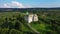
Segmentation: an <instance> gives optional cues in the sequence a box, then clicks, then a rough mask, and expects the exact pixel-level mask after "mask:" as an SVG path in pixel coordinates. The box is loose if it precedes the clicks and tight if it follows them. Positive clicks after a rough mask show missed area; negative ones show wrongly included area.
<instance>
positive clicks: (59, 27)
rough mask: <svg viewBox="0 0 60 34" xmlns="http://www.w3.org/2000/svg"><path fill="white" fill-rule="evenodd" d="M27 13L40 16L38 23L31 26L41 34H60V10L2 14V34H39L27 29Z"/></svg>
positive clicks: (0, 13)
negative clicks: (25, 17)
mask: <svg viewBox="0 0 60 34" xmlns="http://www.w3.org/2000/svg"><path fill="white" fill-rule="evenodd" d="M26 12H29V13H35V14H37V15H38V19H39V20H38V21H37V22H31V23H30V25H31V27H33V28H34V29H36V30H37V31H39V32H40V33H39V34H60V10H44V9H43V10H41V9H40V10H24V11H23V12H19V11H15V12H14V11H6V12H0V34H37V33H35V32H34V31H32V30H31V29H30V28H28V27H27V25H26V24H27V22H26V21H25V19H24V16H25V15H26Z"/></svg>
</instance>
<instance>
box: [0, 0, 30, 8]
mask: <svg viewBox="0 0 60 34" xmlns="http://www.w3.org/2000/svg"><path fill="white" fill-rule="evenodd" d="M28 7H30V6H28V5H23V4H22V3H20V2H17V1H12V2H10V3H4V4H1V5H0V8H28Z"/></svg>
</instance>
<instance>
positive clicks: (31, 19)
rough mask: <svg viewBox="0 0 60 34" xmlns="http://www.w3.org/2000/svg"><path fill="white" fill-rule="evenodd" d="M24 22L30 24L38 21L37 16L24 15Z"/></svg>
mask: <svg viewBox="0 0 60 34" xmlns="http://www.w3.org/2000/svg"><path fill="white" fill-rule="evenodd" d="M25 20H26V21H27V22H28V23H31V22H35V21H38V16H37V14H32V13H30V14H29V13H28V12H27V14H26V15H25Z"/></svg>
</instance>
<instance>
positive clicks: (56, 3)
mask: <svg viewBox="0 0 60 34" xmlns="http://www.w3.org/2000/svg"><path fill="white" fill-rule="evenodd" d="M37 7H38V8H51V7H60V0H0V8H37Z"/></svg>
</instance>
